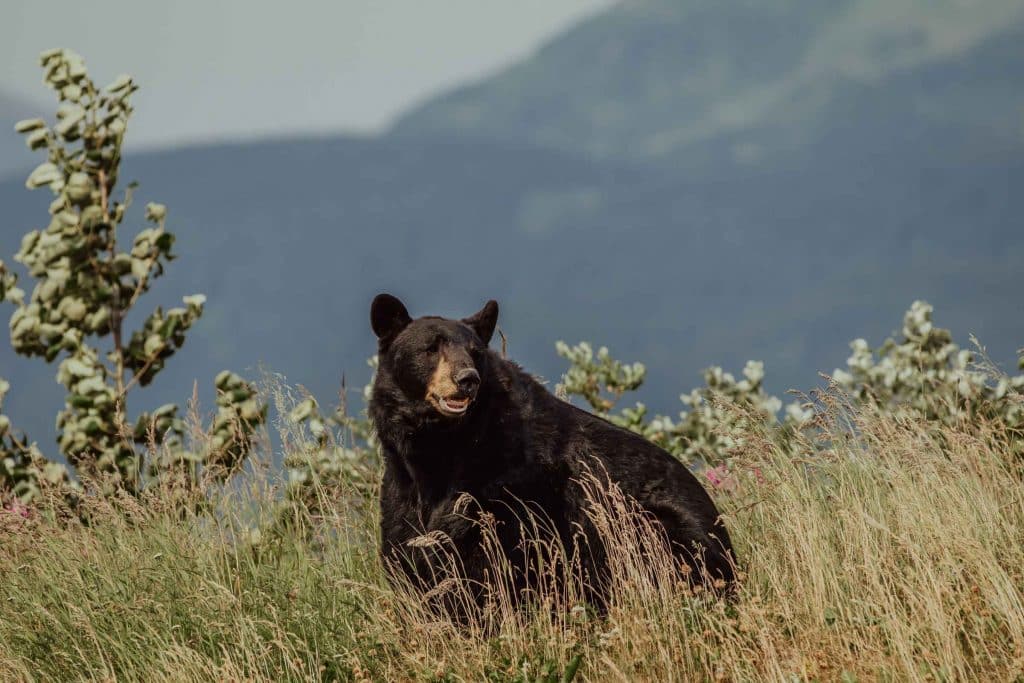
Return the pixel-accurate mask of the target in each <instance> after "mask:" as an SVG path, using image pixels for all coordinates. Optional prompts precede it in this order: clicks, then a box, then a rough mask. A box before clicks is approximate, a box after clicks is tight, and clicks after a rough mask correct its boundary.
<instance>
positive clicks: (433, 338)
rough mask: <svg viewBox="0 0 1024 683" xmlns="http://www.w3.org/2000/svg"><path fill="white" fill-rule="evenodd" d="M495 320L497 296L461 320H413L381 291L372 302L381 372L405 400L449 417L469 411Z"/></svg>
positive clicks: (484, 369)
mask: <svg viewBox="0 0 1024 683" xmlns="http://www.w3.org/2000/svg"><path fill="white" fill-rule="evenodd" d="M497 322H498V303H497V302H496V301H493V300H492V301H488V302H487V303H486V304H485V305H484V307H483V308H482V309H480V310H479V311H478V312H476V313H475V314H473V315H471V316H469V317H468V318H463V319H462V320H451V319H448V318H440V317H436V316H426V317H423V318H417V319H416V320H413V319H412V318H411V317H409V312H408V311H407V310H406V308H405V305H404V304H402V302H401V301H399V300H398V299H397V298H395V297H393V296H391V295H390V294H378V295H377V296H376V297H375V298H374V300H373V303H372V304H371V306H370V325H371V326H372V327H373V332H374V334H376V335H377V341H378V351H379V354H380V367H381V370H382V371H386V372H388V373H389V375H390V376H391V378H392V379H393V380H394V383H395V384H396V385H397V387H398V388H399V390H400V391H401V392H402V393H403V394H404V396H405V398H406V400H409V401H417V402H418V401H422V402H424V403H425V404H428V405H430V406H431V407H433V409H434V410H435V411H437V412H438V413H440V414H441V415H442V416H444V417H446V418H451V419H457V418H460V417H462V416H463V415H465V414H466V413H467V412H468V411H469V410H470V406H471V405H472V403H473V401H474V400H475V399H476V397H477V391H478V390H479V388H480V384H481V382H483V381H484V380H485V379H486V377H487V372H488V365H489V358H488V354H487V345H488V344H489V343H490V341H491V336H492V335H493V334H494V326H495V324H496V323H497Z"/></svg>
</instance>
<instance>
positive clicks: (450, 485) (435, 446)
mask: <svg viewBox="0 0 1024 683" xmlns="http://www.w3.org/2000/svg"><path fill="white" fill-rule="evenodd" d="M497 318H498V304H497V303H496V302H495V301H488V302H487V304H486V305H485V306H484V307H483V309H481V310H480V311H479V312H477V313H476V314H474V315H472V316H470V317H468V318H465V319H463V320H451V319H446V318H440V317H435V316H427V317H423V318H418V319H416V320H413V319H412V318H411V317H410V316H409V313H408V311H407V310H406V307H405V306H404V305H403V304H402V302H401V301H399V300H398V299H397V298H395V297H393V296H391V295H389V294H380V295H378V296H377V297H376V298H375V299H374V300H373V304H372V305H371V310H370V321H371V325H372V327H373V331H374V333H375V334H376V336H377V339H378V345H379V360H380V364H379V368H378V371H377V377H376V380H375V382H374V386H373V392H372V396H371V399H370V405H369V411H370V417H371V419H372V420H373V424H374V426H375V428H376V432H377V436H378V438H379V440H380V443H381V446H382V451H383V456H384V476H383V483H382V486H381V499H380V502H381V537H382V538H381V540H382V545H381V548H382V554H383V556H384V557H383V559H384V560H385V563H386V564H388V566H390V567H396V566H398V567H401V568H402V569H403V570H404V571H405V572H406V574H407V575H408V578H409V579H410V580H411V581H412V582H413V585H415V586H417V587H418V588H421V589H423V590H427V591H429V590H430V589H431V588H432V587H433V586H432V584H433V583H434V582H436V581H439V580H440V579H438V576H440V575H441V574H442V572H438V568H437V567H432V566H430V556H429V555H428V554H425V553H417V552H415V548H414V547H412V546H416V539H421V538H423V537H424V534H428V533H429V532H441V533H442V534H443V535H444V536H446V537H447V538H449V539H450V545H451V546H453V547H454V549H455V551H456V552H457V554H458V557H459V566H460V570H459V571H460V573H461V574H462V575H463V578H466V579H469V581H467V582H466V583H467V584H470V585H473V586H477V587H479V588H480V591H479V592H478V593H477V594H476V596H475V597H477V599H479V596H481V595H483V594H484V593H485V592H486V591H485V590H484V589H483V586H485V585H486V583H487V577H488V576H493V573H489V572H493V569H490V568H489V567H488V566H487V562H488V560H487V553H484V552H482V550H481V548H480V543H481V532H480V525H478V524H475V523H473V521H472V519H471V516H469V515H467V514H465V512H464V511H463V510H461V509H460V507H461V506H463V505H464V501H465V500H466V497H465V496H466V494H468V495H469V496H471V497H472V500H473V501H474V502H475V505H477V506H478V513H479V512H483V513H487V514H488V515H489V516H490V519H491V520H492V521H493V525H492V528H494V529H496V530H497V536H498V538H499V539H500V543H501V545H502V546H503V550H504V551H505V554H506V556H507V557H509V558H516V557H518V558H520V560H523V559H524V555H525V553H526V552H527V551H526V550H525V549H524V548H523V547H522V546H523V543H522V541H523V537H522V533H523V531H522V529H521V523H522V519H523V514H522V513H523V512H524V508H528V509H530V510H532V511H533V512H539V513H540V514H541V516H543V518H545V519H546V520H548V521H549V522H550V527H551V528H552V529H553V531H552V533H557V536H558V540H559V541H560V542H561V543H562V544H563V545H564V546H565V547H570V546H571V547H575V544H576V543H577V542H578V540H579V539H580V536H581V534H582V536H583V537H587V536H588V534H591V533H593V526H592V524H591V523H590V522H589V521H588V519H587V514H586V512H585V509H584V507H585V506H584V500H583V492H582V490H581V487H580V485H579V478H580V477H581V476H582V475H583V473H584V471H586V470H587V468H588V467H591V466H592V465H594V464H597V465H598V467H599V468H601V469H603V470H604V471H605V472H606V476H607V478H608V479H609V480H610V481H612V482H614V483H615V484H617V485H618V487H619V488H620V489H621V490H622V491H623V492H624V493H625V494H627V495H628V496H630V497H632V498H633V499H635V501H636V502H637V503H638V504H639V506H640V507H641V508H642V509H643V510H644V511H646V512H645V514H648V516H649V517H652V518H653V519H656V521H657V522H659V523H660V525H661V526H663V527H664V532H665V534H664V535H665V536H666V537H667V540H668V541H669V543H670V547H671V549H672V552H673V554H674V555H675V556H676V558H677V559H679V560H682V561H684V562H685V565H684V564H682V563H680V564H679V567H680V568H681V569H683V570H685V569H686V567H687V566H688V567H689V568H690V571H683V572H682V573H685V574H687V575H688V576H689V577H690V580H691V582H693V581H702V582H708V583H710V584H712V585H714V586H716V587H717V588H722V587H724V586H731V585H732V583H733V581H734V560H733V556H732V547H731V544H730V541H729V535H728V533H727V532H726V529H725V527H724V526H723V525H722V523H721V521H720V519H719V513H718V510H717V509H716V508H715V505H714V503H713V502H712V501H711V498H710V497H709V496H708V494H707V492H706V491H705V490H704V489H703V488H702V487H701V485H700V483H699V482H698V481H697V479H696V477H694V476H693V474H692V473H691V472H690V471H689V470H688V469H687V468H686V467H685V466H684V465H683V464H682V463H680V462H679V461H678V460H676V459H675V458H673V457H672V456H671V455H669V454H668V453H667V452H666V451H664V450H662V449H661V448H659V447H657V446H655V445H654V444H652V443H650V442H649V441H647V440H646V439H644V438H642V437H641V436H639V435H637V434H634V433H633V432H630V431H628V430H626V429H622V428H620V427H618V426H615V425H613V424H611V423H610V422H607V421H606V420H603V419H601V418H599V417H597V416H595V415H592V414H590V413H588V412H586V411H584V410H580V409H579V408H576V407H575V406H573V405H571V404H569V403H568V402H566V401H563V400H561V399H559V398H557V397H555V396H554V395H552V394H551V393H550V392H548V391H547V389H545V388H544V386H543V385H541V384H540V383H539V382H537V381H536V380H535V379H533V378H532V377H531V376H530V375H528V374H527V373H526V372H524V371H523V370H522V369H521V368H520V367H519V366H518V365H516V364H514V363H512V362H510V361H508V360H505V359H504V358H502V357H501V356H500V355H499V354H497V353H495V352H493V351H491V350H489V349H488V344H489V343H490V341H491V336H492V335H493V333H494V328H495V325H496V323H497ZM595 461H596V462H595ZM460 500H461V501H462V502H460ZM586 540H588V541H589V540H591V539H586ZM446 542H447V541H446ZM594 545H595V546H596V545H598V544H594ZM582 555H583V557H584V565H585V567H584V569H585V571H586V574H587V575H588V577H589V587H590V593H588V595H590V596H591V597H592V598H593V601H594V602H595V603H596V604H601V603H603V602H604V601H605V600H606V599H607V597H608V596H607V595H606V594H605V592H604V586H603V583H602V580H603V577H604V576H605V573H606V570H607V566H605V564H606V560H605V558H606V553H604V552H602V551H601V549H600V548H597V547H594V548H589V549H588V550H587V551H586V552H585V553H582ZM527 575H528V572H526V571H523V572H520V573H519V575H518V578H517V580H516V588H517V589H519V590H521V589H526V588H528V587H529V586H528V585H527V584H528V583H529V579H528V576H527Z"/></svg>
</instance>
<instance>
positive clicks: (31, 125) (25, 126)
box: [14, 119, 46, 133]
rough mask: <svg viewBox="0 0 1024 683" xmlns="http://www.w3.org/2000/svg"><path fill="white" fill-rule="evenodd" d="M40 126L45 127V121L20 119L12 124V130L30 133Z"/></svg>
mask: <svg viewBox="0 0 1024 683" xmlns="http://www.w3.org/2000/svg"><path fill="white" fill-rule="evenodd" d="M40 128H46V121H43V120H42V119H22V120H21V121H18V122H17V123H16V124H14V132H16V133H31V132H32V131H35V130H39V129H40Z"/></svg>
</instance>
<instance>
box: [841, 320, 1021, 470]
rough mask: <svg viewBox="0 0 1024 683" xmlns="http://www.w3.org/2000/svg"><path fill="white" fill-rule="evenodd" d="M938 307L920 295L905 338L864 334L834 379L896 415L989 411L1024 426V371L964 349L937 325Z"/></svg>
mask: <svg viewBox="0 0 1024 683" xmlns="http://www.w3.org/2000/svg"><path fill="white" fill-rule="evenodd" d="M932 313H933V309H932V307H931V306H930V305H929V304H927V303H926V302H924V301H915V302H914V303H913V305H912V306H911V307H910V310H909V311H907V313H906V314H905V315H904V316H903V328H902V332H903V337H902V338H901V339H887V340H885V342H883V344H882V345H881V347H879V348H878V349H877V350H875V351H873V350H872V349H871V347H870V346H869V345H868V343H867V341H865V340H863V339H856V340H854V341H853V342H851V343H850V350H851V354H850V357H849V358H848V359H847V361H846V368H845V369H837V370H835V372H834V373H833V380H835V382H836V383H837V384H839V385H840V386H842V387H844V388H845V389H847V390H848V391H850V392H852V393H853V395H854V396H855V397H856V398H857V399H858V400H860V401H863V402H866V403H872V404H875V405H878V406H881V407H883V408H884V409H885V410H886V411H888V412H891V413H893V414H895V415H915V416H920V415H923V416H926V417H928V418H929V419H935V420H939V421H942V422H947V423H955V422H960V421H963V420H965V419H969V418H971V417H973V416H974V415H976V414H978V413H983V414H985V415H986V416H987V417H998V418H1000V419H1002V420H1003V421H1005V422H1006V423H1007V425H1008V426H1010V427H1012V428H1021V427H1024V394H1022V391H1024V375H1021V376H1016V377H1008V376H1006V375H1005V374H1003V373H1001V372H1000V371H998V370H997V369H996V368H995V367H994V366H992V365H991V363H989V362H987V360H985V359H984V358H983V357H982V358H980V359H979V358H977V357H976V355H975V354H974V353H973V352H971V351H969V350H966V349H961V348H960V347H959V346H957V345H956V344H954V343H953V342H952V334H951V333H950V331H949V330H946V329H943V328H940V327H936V326H935V324H934V323H933V321H932ZM1022 369H1024V368H1022ZM1020 448H1021V449H1022V450H1024V445H1022V446H1020Z"/></svg>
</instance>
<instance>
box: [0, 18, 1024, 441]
mask: <svg viewBox="0 0 1024 683" xmlns="http://www.w3.org/2000/svg"><path fill="white" fill-rule="evenodd" d="M3 13H4V22H3V23H0V120H2V121H6V123H4V124H3V125H2V126H0V207H3V220H2V222H0V258H2V259H3V260H4V261H5V262H7V263H8V264H9V265H14V266H16V267H17V265H18V264H12V263H11V256H12V255H13V254H14V252H16V251H17V249H18V245H19V242H20V239H21V235H23V234H24V233H25V232H28V231H29V230H31V229H33V228H39V227H43V226H45V224H46V223H47V222H48V216H47V212H46V207H47V205H48V204H49V201H50V197H49V195H48V192H47V191H45V190H40V191H35V192H29V191H28V190H26V189H25V188H24V175H25V174H26V172H27V170H30V169H31V167H32V166H33V164H34V163H38V161H37V160H36V159H35V157H34V156H33V155H32V154H31V153H29V152H28V150H27V149H25V148H24V145H23V142H22V141H21V140H20V139H19V136H17V135H15V134H14V132H13V124H14V121H16V120H18V119H20V118H25V117H29V116H37V115H46V117H47V118H48V119H50V118H52V110H53V109H54V102H53V100H52V96H51V95H50V93H49V92H47V91H46V90H45V89H44V87H43V86H42V85H41V84H40V81H41V72H40V70H39V67H38V63H37V56H38V53H39V52H40V51H42V50H43V49H46V48H50V47H56V46H63V47H70V48H72V49H74V50H76V51H78V52H79V53H81V54H82V55H83V56H84V57H85V58H86V61H87V64H88V65H89V67H90V75H91V76H92V77H93V78H94V79H95V80H96V81H97V82H100V83H106V82H109V81H112V80H113V79H114V78H115V77H116V76H117V75H118V74H120V73H125V72H126V73H130V74H132V75H133V76H134V77H135V78H136V80H137V81H138V82H139V84H140V85H141V86H142V90H141V91H140V92H139V93H138V94H137V96H136V98H135V100H134V101H135V104H136V114H135V117H134V119H133V122H132V124H131V127H130V129H129V135H128V143H127V154H126V159H127V160H126V164H125V170H124V172H123V173H122V178H125V179H126V180H127V179H137V180H138V181H140V183H141V188H140V189H139V191H138V192H137V194H136V199H137V206H138V207H141V206H142V205H144V204H145V202H147V201H158V202H163V203H166V204H167V205H168V207H169V220H168V229H169V230H170V231H172V232H174V233H175V234H176V235H177V237H178V242H177V249H176V251H177V253H178V254H179V255H180V257H181V258H180V259H179V260H177V261H175V262H174V263H173V264H171V267H170V268H169V269H168V274H167V275H166V276H165V277H164V278H163V279H161V280H159V281H158V282H157V283H156V285H155V286H154V288H153V293H152V294H151V295H150V296H148V297H146V298H145V299H143V302H144V305H143V306H142V310H140V311H139V313H140V314H141V315H144V314H145V313H147V312H148V311H149V310H150V309H149V307H151V306H153V305H155V304H156V303H163V304H165V305H174V304H175V303H177V302H180V297H181V296H182V295H186V294H192V293H195V292H203V293H205V294H207V296H208V297H209V300H208V303H207V307H206V313H205V315H204V317H203V319H202V320H201V321H200V322H199V323H197V325H196V327H195V328H194V330H193V332H192V333H191V334H190V338H189V341H188V343H187V344H186V345H185V346H184V348H183V349H182V350H181V351H179V352H178V353H177V354H176V356H175V357H174V358H173V359H172V360H171V361H170V362H169V363H168V367H167V369H166V370H165V372H164V373H162V375H161V381H160V382H157V383H156V386H155V387H153V388H147V389H144V390H142V391H141V393H140V395H139V397H138V398H139V399H140V400H139V403H137V404H134V407H135V408H146V407H151V406H155V405H159V404H161V403H165V402H170V401H175V402H180V401H182V400H183V399H185V398H186V397H188V396H189V395H191V392H192V385H193V382H194V381H195V380H198V381H199V382H200V386H199V390H200V397H201V399H202V400H203V403H204V405H205V406H206V407H207V408H210V407H212V405H213V387H212V377H213V375H214V374H215V373H216V372H217V371H218V370H220V369H222V368H230V369H232V370H235V371H238V372H240V373H241V374H243V375H245V376H247V377H250V378H254V377H256V376H257V375H258V374H259V371H258V366H260V365H261V364H262V365H264V366H265V367H267V368H269V369H271V370H273V371H276V372H280V373H283V374H284V375H285V376H286V377H287V378H288V380H289V381H290V382H293V383H297V384H302V385H303V386H305V387H307V388H309V389H310V390H311V391H312V392H313V393H314V395H316V396H317V397H318V398H319V400H320V401H321V403H322V404H325V405H332V404H333V403H334V402H335V401H336V397H337V395H338V390H339V386H340V379H341V376H342V374H343V373H345V374H346V377H347V380H348V385H349V387H356V386H359V385H361V384H362V383H363V382H365V381H366V379H367V377H368V376H369V370H368V368H367V367H366V364H365V359H366V357H368V356H369V355H371V354H372V353H373V352H374V350H375V344H374V339H373V336H372V334H371V333H370V330H369V325H368V306H369V301H370V299H371V298H372V296H373V295H374V294H376V293H377V292H380V291H389V292H392V293H393V294H396V295H398V296H399V297H401V298H402V299H403V300H405V302H406V303H407V305H408V306H409V308H410V311H411V312H412V313H413V315H422V314H428V313H430V314H442V315H452V316H463V315H468V314H470V313H472V312H473V311H475V310H477V309H478V308H479V307H480V305H481V304H482V303H483V302H484V301H485V300H487V299H488V298H497V299H498V300H499V301H500V302H501V305H502V314H501V318H500V319H499V326H500V327H501V328H502V330H503V331H504V333H505V335H506V336H507V338H508V344H509V353H510V356H511V357H512V358H513V359H515V360H517V361H519V362H520V363H522V364H523V365H524V366H525V367H526V368H527V369H528V370H530V371H532V372H534V373H536V374H539V375H542V376H544V377H546V378H548V379H550V380H552V381H555V380H557V379H558V377H559V375H560V373H561V371H562V369H563V367H564V365H563V363H562V362H561V361H560V360H559V359H558V358H557V357H556V355H555V353H554V342H555V340H557V339H564V340H566V341H568V342H576V341H579V340H582V339H587V340H590V341H593V342H595V343H598V344H607V345H608V346H610V347H611V349H612V351H613V354H614V355H615V356H616V357H618V358H621V359H623V360H630V361H632V360H639V361H642V362H644V363H645V364H647V366H648V372H649V380H648V383H647V385H646V387H645V389H644V390H643V391H642V392H641V394H642V398H643V399H644V400H645V401H646V402H647V403H648V405H650V406H651V407H652V408H653V409H655V410H657V411H660V412H666V413H669V414H672V415H674V414H675V413H676V412H678V410H679V409H680V408H681V407H682V406H681V404H680V403H679V401H678V398H677V397H678V395H679V393H681V392H684V391H688V390H689V389H690V388H691V387H693V386H696V385H698V384H700V382H701V379H700V371H701V370H702V369H703V368H704V367H707V366H709V365H722V366H723V367H724V368H725V369H726V370H730V371H733V372H734V373H737V374H738V372H739V371H740V370H741V369H742V366H743V362H744V361H745V360H747V359H749V358H752V359H759V360H763V361H765V366H766V367H765V369H766V385H767V388H768V389H769V391H771V392H773V393H776V394H780V395H781V394H782V393H783V392H785V391H786V390H787V389H790V388H797V389H806V388H809V387H811V386H813V385H815V384H817V383H818V382H819V381H820V380H819V378H818V374H817V373H818V372H819V371H824V372H830V371H831V370H832V369H833V368H835V367H841V366H843V364H844V363H845V359H846V357H847V356H848V355H849V354H848V348H847V343H848V342H849V341H850V340H852V339H854V338H856V337H864V338H866V339H868V341H869V342H870V343H871V344H872V345H873V346H877V345H879V344H880V343H881V342H882V341H883V340H884V338H885V337H886V336H887V335H890V334H894V333H897V332H898V329H899V326H900V320H901V315H902V313H903V312H904V311H905V310H906V309H907V308H908V307H909V305H910V303H911V302H912V301H913V300H914V299H918V298H922V299H926V300H928V301H929V302H930V303H932V304H933V305H934V306H935V308H936V323H937V324H938V325H940V326H942V327H949V328H951V329H952V330H953V332H954V335H955V338H956V341H957V342H959V343H961V344H962V345H966V344H967V343H968V342H967V338H968V334H970V333H973V334H975V335H977V336H978V338H979V339H980V340H981V341H982V342H983V343H984V344H985V345H986V347H987V348H988V351H989V353H990V355H991V356H992V357H993V359H994V360H996V361H997V362H999V363H1001V364H1003V365H1004V367H1007V368H1009V367H1012V365H1011V364H1012V363H1013V359H1014V357H1015V356H1014V352H1015V350H1016V349H1017V348H1019V347H1021V346H1024V299H1022V295H1024V268H1022V267H1021V264H1022V263H1024V260H1022V259H1024V231H1022V229H1021V228H1022V227H1024V226H1022V224H1021V223H1022V220H1021V217H1022V216H1024V213H1022V209H1024V197H1022V192H1021V190H1022V188H1024V49H1022V48H1021V45H1024V2H1022V1H1020V0H1013V1H1011V0H929V1H925V0H885V1H883V0H785V1H782V0H780V1H778V2H772V3H764V2H753V1H751V0H716V1H714V2H712V1H710V0H674V1H671V2H669V1H668V0H632V1H625V2H605V1H602V2H597V1H584V0H578V1H577V0H574V1H572V2H569V1H565V2H559V3H551V2H542V1H536V2H534V1H522V2H517V3H499V2H481V1H479V0H453V1H449V2H445V3H416V2H393V1H381V0H364V1H359V2H356V1H345V2H336V3H327V2H323V3H314V2H292V3H287V4H284V5H268V6H266V7H263V6H260V7H255V6H253V5H252V3H241V2H225V3H217V4H215V5H212V6H211V5H210V4H209V3H200V2H198V1H196V0H185V1H183V2H178V3H171V4H164V5H151V4H150V3H129V2H125V1H121V0H118V1H113V0H106V1H102V2H96V3H90V4H89V5H88V6H86V5H80V4H76V3H55V4H48V5H40V4H38V3H30V2H27V1H25V2H22V1H20V0H18V1H16V2H14V3H8V4H7V5H5V7H4V10H3ZM111 15H113V16H115V17H116V19H115V20H114V21H110V20H109V16H111ZM128 225H129V226H132V225H134V226H138V227H142V220H141V209H137V211H136V220H135V222H134V224H133V223H132V222H131V221H128ZM30 283H31V281H30V280H29V279H23V280H22V283H21V284H22V285H23V286H24V285H26V284H30ZM9 313H10V311H9V310H8V311H5V312H4V314H3V317H6V316H8V315H9ZM55 372H56V367H55V366H46V365H44V364H43V363H41V362H40V361H39V360H38V359H23V358H20V357H17V356H15V355H14V353H13V351H12V350H11V349H10V347H9V345H7V344H0V376H2V377H5V378H6V379H8V380H10V382H11V385H12V388H11V392H10V393H9V394H8V397H7V400H6V402H5V412H7V413H9V414H10V415H11V417H12V420H13V421H14V423H15V424H17V425H20V426H23V427H24V428H25V429H26V430H27V431H28V432H29V434H30V435H31V436H32V438H34V439H36V440H38V441H39V442H40V446H41V447H42V448H43V450H44V451H45V452H46V453H47V454H50V455H53V454H55V453H54V452H55V451H56V449H55V448H53V443H52V437H51V436H50V434H52V432H53V424H52V419H53V415H54V414H55V412H56V411H57V409H58V408H59V407H60V405H61V403H62V400H63V395H62V388H61V387H60V386H59V385H58V384H57V383H56V381H55V380H54V374H55ZM352 398H353V399H355V395H353V397H352Z"/></svg>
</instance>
